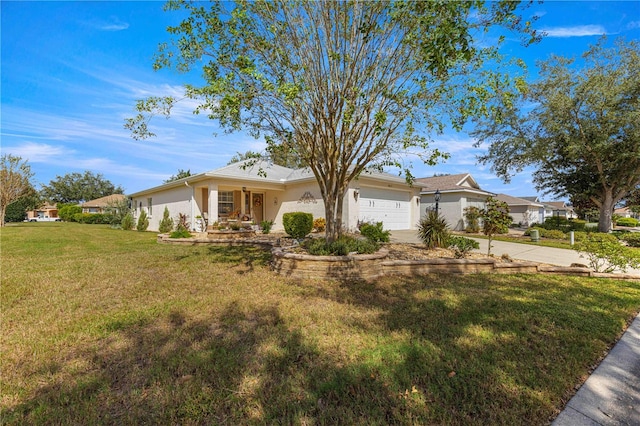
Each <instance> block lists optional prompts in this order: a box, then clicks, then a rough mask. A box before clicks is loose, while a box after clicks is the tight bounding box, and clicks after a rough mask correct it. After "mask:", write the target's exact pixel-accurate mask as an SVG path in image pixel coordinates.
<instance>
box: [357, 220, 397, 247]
mask: <svg viewBox="0 0 640 426" xmlns="http://www.w3.org/2000/svg"><path fill="white" fill-rule="evenodd" d="M360 234H362V236H363V237H365V238H366V239H367V240H369V241H371V242H374V243H388V242H389V236H390V235H391V231H385V230H383V229H382V222H377V223H376V224H375V225H374V224H372V223H367V222H365V223H363V224H362V225H360Z"/></svg>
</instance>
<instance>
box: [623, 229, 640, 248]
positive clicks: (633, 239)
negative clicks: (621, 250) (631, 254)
mask: <svg viewBox="0 0 640 426" xmlns="http://www.w3.org/2000/svg"><path fill="white" fill-rule="evenodd" d="M620 239H621V240H622V241H624V242H626V243H627V245H629V246H630V247H640V233H634V232H629V233H627V234H625V235H623V236H622V237H620Z"/></svg>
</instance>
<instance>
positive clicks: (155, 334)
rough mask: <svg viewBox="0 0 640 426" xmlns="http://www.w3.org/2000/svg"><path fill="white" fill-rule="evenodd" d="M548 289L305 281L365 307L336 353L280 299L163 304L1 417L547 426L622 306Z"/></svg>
mask: <svg viewBox="0 0 640 426" xmlns="http://www.w3.org/2000/svg"><path fill="white" fill-rule="evenodd" d="M217 249H218V248H215V249H214V250H212V251H211V254H212V255H214V256H221V257H224V256H228V259H229V260H228V262H229V263H233V262H235V261H232V260H231V259H232V258H233V257H234V256H244V255H246V253H247V252H246V251H245V250H244V249H242V250H240V249H238V250H237V251H232V252H231V254H229V253H227V252H225V251H224V250H223V249H222V248H220V251H218V250H217ZM258 259H260V256H258ZM253 261H255V262H258V261H259V260H253ZM559 284H560V281H554V280H553V279H550V281H549V282H548V284H542V283H541V282H540V281H539V280H537V281H536V280H535V279H533V278H530V277H513V276H510V277H498V276H466V277H455V278H450V279H449V278H439V277H429V280H426V279H385V280H381V281H379V282H376V283H373V284H367V283H350V284H342V285H340V284H337V285H327V286H322V285H318V286H316V287H310V288H308V291H307V293H306V294H305V295H304V298H305V300H307V298H318V299H330V301H331V302H332V303H337V304H340V305H344V306H349V307H350V309H351V312H349V311H347V312H346V313H345V312H344V311H339V312H337V313H336V315H344V316H345V317H344V322H347V321H348V320H349V319H350V318H351V313H352V312H355V311H356V310H360V309H364V310H366V311H367V312H370V311H372V312H376V313H377V317H376V318H375V319H374V320H372V321H371V322H368V323H367V322H364V321H360V322H357V321H351V324H352V325H351V329H350V330H349V331H350V332H352V333H358V334H359V335H360V336H364V337H363V338H362V340H363V342H368V343H363V346H362V347H361V348H358V349H356V351H355V352H350V353H348V354H347V355H346V356H345V355H344V354H342V353H341V351H339V350H336V351H326V350H324V351H322V350H320V349H319V347H318V341H317V340H314V339H321V338H323V336H326V335H331V334H332V333H335V332H334V330H331V329H323V331H322V333H320V335H312V334H311V333H310V332H309V331H308V330H306V329H305V328H303V327H301V326H299V325H297V324H296V323H294V322H291V321H289V320H287V319H286V318H288V315H287V312H283V311H281V309H280V308H279V307H278V306H251V305H250V304H243V303H239V302H233V303H230V304H228V305H227V306H225V307H224V308H223V309H222V310H221V311H220V312H219V313H214V314H211V315H209V316H208V317H205V318H204V319H203V318H202V317H200V318H198V319H193V318H191V317H190V316H189V315H187V314H186V313H185V312H183V311H180V310H175V311H173V312H171V313H170V314H169V315H167V316H166V317H163V318H159V319H157V320H155V321H151V322H137V323H136V322H133V323H132V322H130V323H125V322H117V323H114V324H107V325H106V326H105V327H106V329H107V330H108V331H109V333H108V336H107V337H106V338H105V339H103V340H102V341H100V342H99V343H98V344H97V345H96V346H91V347H85V348H79V349H78V350H77V352H76V353H74V356H73V357H71V358H69V359H65V362H64V364H60V365H56V366H53V365H52V366H49V367H48V368H50V369H52V370H55V371H64V372H66V373H65V374H66V378H65V379H64V380H61V381H59V382H58V383H56V384H54V385H49V386H45V387H42V388H40V390H39V391H38V392H37V393H36V394H35V395H34V396H33V397H32V398H30V399H29V400H27V401H26V402H24V403H23V404H21V405H19V406H17V407H16V408H15V409H14V410H12V412H8V413H5V416H4V419H3V420H4V422H5V423H6V424H25V423H28V424H41V423H42V424H62V423H63V424H140V423H146V424H270V423H278V424H311V423H317V424H367V425H369V424H454V425H455V424H460V425H462V424H545V423H547V421H548V419H549V417H550V416H552V415H553V414H554V410H555V409H557V405H558V404H559V403H560V402H561V399H562V397H563V395H564V393H565V392H566V389H567V388H568V387H571V386H572V385H573V384H574V383H573V381H574V380H575V379H576V375H577V374H580V371H581V369H582V368H583V366H584V365H588V364H589V363H590V362H592V361H591V357H592V355H591V354H593V353H595V352H597V351H601V350H602V347H603V345H604V343H603V342H602V341H596V342H594V341H593V340H594V334H596V335H597V336H600V337H604V338H606V337H607V336H609V337H610V336H611V335H612V333H613V335H615V331H612V330H615V329H616V326H617V327H619V324H616V321H617V320H618V319H619V315H620V310H622V309H623V308H625V304H629V302H625V301H623V300H619V301H618V302H619V303H618V305H615V304H612V305H609V309H610V311H606V310H604V309H603V310H600V305H599V304H597V303H596V304H594V303H593V302H588V301H589V300H590V299H593V298H597V299H598V300H602V303H603V304H608V303H614V302H613V300H615V299H616V298H617V297H618V296H612V298H611V299H605V298H604V297H603V296H602V295H601V294H599V291H601V290H598V288H597V285H594V286H580V285H578V284H576V285H573V286H568V289H565V290H564V291H563V290H561V289H558V287H559ZM636 291H637V288H636ZM554 292H555V293H554ZM547 293H550V295H548V296H547V295H546V294H547ZM571 304H573V306H575V307H576V310H573V309H571ZM311 306H312V305H311ZM323 306H325V307H326V306H327V305H326V304H324V305H323ZM581 309H582V310H581ZM605 311H606V312H605ZM611 312H614V313H613V314H611ZM314 313H316V314H318V311H314ZM318 315H319V314H318ZM594 324H598V327H595V326H594ZM600 337H598V338H596V340H598V339H599V338H600ZM334 338H335V339H337V340H339V339H340V337H338V336H334ZM343 339H344V338H343ZM605 340H606V339H605Z"/></svg>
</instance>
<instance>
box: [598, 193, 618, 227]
mask: <svg viewBox="0 0 640 426" xmlns="http://www.w3.org/2000/svg"><path fill="white" fill-rule="evenodd" d="M614 205H615V201H614V199H613V194H612V191H611V189H606V190H605V191H604V199H603V200H602V204H601V205H600V219H599V220H598V231H599V232H609V231H611V222H612V218H613V207H614Z"/></svg>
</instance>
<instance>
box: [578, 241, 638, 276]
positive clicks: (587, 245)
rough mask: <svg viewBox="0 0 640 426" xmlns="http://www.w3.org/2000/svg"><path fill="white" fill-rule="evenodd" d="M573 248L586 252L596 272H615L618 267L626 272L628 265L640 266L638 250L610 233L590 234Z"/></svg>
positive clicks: (590, 264)
mask: <svg viewBox="0 0 640 426" xmlns="http://www.w3.org/2000/svg"><path fill="white" fill-rule="evenodd" d="M573 248H574V249H575V250H576V251H578V252H579V253H584V255H585V256H586V257H587V259H588V260H589V266H590V267H591V268H593V269H594V270H595V271H596V272H613V271H615V270H616V269H619V270H621V271H622V272H626V270H627V268H628V267H632V268H637V267H640V253H639V252H638V250H636V249H633V248H629V247H625V246H623V245H622V244H621V243H620V241H618V239H617V238H616V237H614V236H613V235H610V234H603V233H592V234H588V235H587V237H586V238H585V239H584V240H583V241H579V242H577V243H576V244H575V245H574V246H573Z"/></svg>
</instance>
